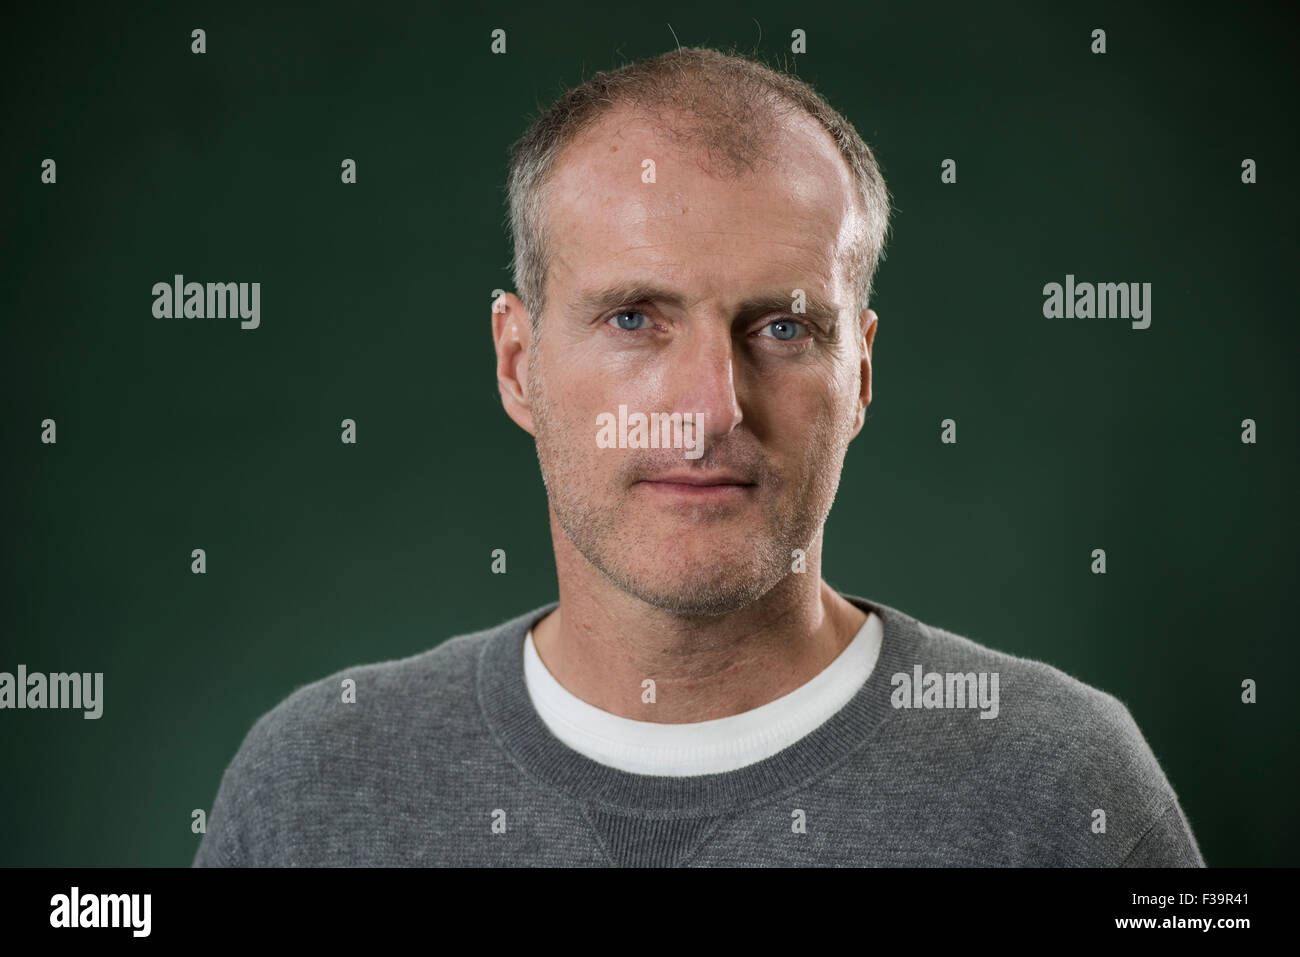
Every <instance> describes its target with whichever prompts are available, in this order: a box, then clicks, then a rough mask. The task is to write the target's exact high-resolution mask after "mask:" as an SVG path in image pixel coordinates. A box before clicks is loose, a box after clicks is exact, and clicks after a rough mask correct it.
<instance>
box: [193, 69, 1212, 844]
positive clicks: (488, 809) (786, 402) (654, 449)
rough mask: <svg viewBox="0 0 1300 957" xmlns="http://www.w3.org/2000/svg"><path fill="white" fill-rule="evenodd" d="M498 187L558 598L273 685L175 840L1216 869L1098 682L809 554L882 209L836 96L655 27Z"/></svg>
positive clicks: (867, 323) (874, 178)
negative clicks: (827, 572)
mask: <svg viewBox="0 0 1300 957" xmlns="http://www.w3.org/2000/svg"><path fill="white" fill-rule="evenodd" d="M510 203H511V221H512V225H513V231H514V240H515V272H516V276H515V279H516V286H517V288H518V290H519V293H520V295H519V296H516V295H512V294H509V293H507V294H504V295H502V296H501V297H500V298H499V299H498V300H497V301H496V303H495V304H494V307H493V315H492V331H493V337H494V340H495V344H496V356H497V381H498V385H499V388H500V393H501V398H502V402H503V404H504V407H505V411H506V413H507V414H508V415H509V416H510V417H511V418H512V419H513V420H514V421H515V422H516V423H517V424H518V425H519V426H520V427H522V428H523V429H525V430H527V431H528V432H529V433H530V434H531V435H533V436H534V437H535V439H536V443H537V452H538V459H539V462H540V465H541V472H542V478H543V481H544V482H545V486H546V490H547V495H548V498H549V502H550V509H549V511H550V523H551V532H552V537H553V541H554V550H555V561H556V569H557V573H558V579H559V602H558V604H550V605H547V606H545V607H543V608H538V609H534V610H532V611H529V612H527V613H525V614H522V615H520V616H519V617H516V618H514V619H512V620H510V621H507V622H505V623H504V624H498V625H496V626H495V627H491V628H488V629H487V630H485V631H481V632H478V633H475V634H471V635H462V636H458V637H455V638H452V639H451V640H449V641H446V642H444V643H442V644H441V645H439V646H437V647H436V648H434V649H432V650H431V651H428V652H425V653H423V654H420V655H416V656H414V657H411V658H407V659H404V660H401V661H391V662H385V663H381V664H375V665H370V666H366V667H361V668H355V669H350V670H348V671H346V672H341V673H339V674H338V675H334V676H331V677H329V678H326V679H323V680H321V681H318V682H316V683H314V684H311V685H308V686H306V687H304V688H300V689H299V690H298V691H296V692H295V693H293V694H292V695H290V696H289V698H287V699H286V700H285V701H284V702H282V703H281V704H280V705H279V706H278V707H276V708H275V709H274V710H272V711H271V712H269V713H268V714H266V715H264V716H263V717H262V718H261V719H260V720H259V721H258V722H257V723H256V725H255V726H254V727H253V728H252V730H251V731H250V732H249V734H248V736H247V738H246V739H245V741H244V743H243V746H242V747H241V748H240V750H239V753H238V754H237V755H236V756H235V759H234V760H233V762H232V763H231V766H230V768H229V769H228V770H227V772H226V775H225V777H224V778H223V780H222V783H221V787H220V790H219V792H218V795H217V799H216V804H215V806H214V808H213V812H212V816H211V828H210V830H209V831H208V833H207V834H206V835H205V837H204V839H203V842H202V844H201V846H200V848H199V851H198V855H197V857H196V861H195V862H196V864H200V865H219V864H233V865H386V864H410V865H423V864H447V865H471V866H472V865H520V866H524V865H597V866H600V865H611V864H614V865H656V866H657V865H693V866H713V865H746V864H782V865H786V864H791V865H1085V866H1087V865H1135V866H1143V865H1183V866H1188V865H1199V866H1203V864H1204V861H1203V860H1202V858H1201V855H1200V852H1199V849H1198V847H1197V844H1196V841H1195V839H1194V838H1193V836H1192V833H1191V830H1190V828H1189V825H1188V822H1187V820H1186V818H1185V817H1184V814H1183V812H1182V809H1181V807H1180V806H1179V803H1178V800H1177V797H1176V795H1175V793H1174V791H1173V790H1172V789H1171V787H1170V785H1169V782H1168V781H1167V780H1166V778H1165V776H1164V774H1163V773H1162V772H1161V769H1160V767H1159V765H1158V764H1157V762H1156V759H1155V757H1154V756H1153V754H1152V753H1151V750H1150V748H1149V747H1148V746H1147V744H1146V742H1145V741H1144V740H1143V737H1142V735H1141V733H1140V732H1139V730H1138V728H1137V726H1136V725H1135V724H1134V722H1133V719H1132V717H1131V716H1130V715H1129V712H1128V711H1127V709H1126V708H1125V707H1124V706H1123V705H1122V704H1121V703H1120V702H1119V701H1117V700H1116V699H1115V698H1113V697H1111V696H1109V695H1107V694H1105V693H1103V692H1101V691H1097V690H1095V689H1093V688H1090V687H1088V686H1086V685H1084V684H1081V683H1079V682H1078V681H1075V680H1074V679H1072V678H1070V677H1068V676H1066V675H1064V674H1062V673H1061V672H1059V671H1056V670H1055V669H1053V668H1051V667H1049V666H1047V665H1044V664H1040V663H1036V662H1033V661H1027V660H1022V659H1019V658H1014V657H1011V656H1009V655H1005V654H1001V653H998V652H995V651H992V650H990V649H988V648H985V647H982V646H980V645H977V644H975V643H973V642H971V641H969V640H967V639H965V638H963V637H960V636H958V635H955V634H951V633H949V632H946V631H943V630H941V629H938V628H934V627H930V626H926V625H924V624H922V623H921V622H919V621H917V620H916V619H914V618H912V617H910V616H908V615H906V614H905V613H903V612H901V611H899V610H897V609H894V608H892V607H890V606H888V605H885V604H882V603H880V602H875V601H868V600H867V599H864V598H861V597H858V596H855V595H841V594H839V593H838V592H836V591H835V590H834V589H832V588H831V587H830V586H829V585H828V584H827V583H826V582H825V581H824V580H823V579H822V577H821V546H822V529H823V525H824V523H825V521H826V518H827V515H828V514H829V511H830V508H831V504H832V501H833V500H834V497H835V492H836V489H837V487H838V484H839V477H840V472H841V469H842V465H843V461H844V455H845V451H846V449H847V447H848V443H849V442H850V441H851V440H852V439H853V438H854V437H855V436H856V435H857V434H858V432H859V431H861V429H862V426H863V421H864V417H865V413H866V409H867V406H868V405H869V404H870V402H871V379H872V368H871V347H872V343H873V341H874V339H875V335H876V328H877V316H876V314H875V312H874V311H873V310H871V309H870V308H867V300H868V297H869V294H870V288H871V279H872V276H873V274H874V271H875V268H876V265H877V263H878V261H879V258H880V256H881V254H882V250H883V245H884V241H885V234H886V231H887V223H888V213H889V200H888V194H887V192H886V189H885V184H884V181H883V179H882V178H881V175H880V171H879V169H878V167H877V165H876V162H875V160H874V157H873V156H872V154H871V151H870V150H869V149H868V148H867V146H866V144H865V143H863V142H862V140H861V139H860V137H858V135H857V134H856V133H855V132H854V131H853V129H852V127H851V126H850V125H849V124H848V123H847V122H846V121H845V120H844V119H843V117H841V116H839V114H837V113H836V112H835V111H833V110H832V109H831V108H830V107H829V106H828V105H826V104H825V103H824V102H823V101H822V100H821V99H820V98H819V97H818V96H817V95H816V94H815V93H813V92H812V90H811V89H810V88H809V87H807V86H806V85H805V84H803V83H802V82H800V81H798V80H796V79H794V78H792V77H789V76H786V75H784V74H781V73H778V72H774V71H771V70H769V69H767V68H766V67H763V66H761V65H759V64H756V63H753V62H751V61H748V60H746V59H744V58H740V57H736V56H731V55H726V54H723V53H720V52H717V51H711V50H702V49H678V50H676V51H674V52H673V53H670V54H667V55H664V56H661V57H657V58H655V59H653V60H649V61H645V62H644V63H640V64H634V65H631V66H628V67H624V68H622V69H621V70H616V71H612V72H608V73H604V74H600V75H597V76H596V77H593V78H592V79H591V80H590V81H588V82H587V83H585V84H583V85H582V86H580V87H578V88H577V89H575V90H571V91H569V93H567V94H566V95H565V96H564V97H562V98H561V99H560V100H559V101H558V102H557V103H556V104H555V105H554V106H552V107H551V108H550V110H549V111H547V112H546V113H545V114H544V115H543V116H542V117H541V118H540V119H539V120H538V121H537V122H536V123H535V124H534V125H533V127H532V128H531V129H530V130H529V131H528V133H527V134H526V135H525V136H524V137H523V138H522V139H521V140H520V142H519V143H517V144H516V146H515V149H514V152H513V158H512V165H511V174H510ZM345 679H351V680H353V681H355V688H356V696H355V701H354V702H348V701H344V700H343V698H344V697H346V696H345V695H341V693H340V688H341V686H343V684H344V682H345Z"/></svg>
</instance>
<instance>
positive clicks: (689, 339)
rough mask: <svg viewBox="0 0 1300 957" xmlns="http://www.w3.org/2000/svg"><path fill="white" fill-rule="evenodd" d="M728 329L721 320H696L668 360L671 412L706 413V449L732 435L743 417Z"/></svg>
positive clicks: (704, 420) (732, 344)
mask: <svg viewBox="0 0 1300 957" xmlns="http://www.w3.org/2000/svg"><path fill="white" fill-rule="evenodd" d="M729 326H730V324H729V323H726V322H722V321H712V320H705V319H701V320H697V321H696V322H694V323H692V326H691V330H690V333H689V334H688V335H686V336H683V337H681V338H680V339H679V340H678V342H677V346H678V348H677V349H674V350H673V352H674V353H675V354H674V355H672V356H671V358H670V359H669V364H670V365H669V370H668V374H667V383H668V386H669V390H670V392H669V395H670V398H671V399H672V410H673V411H674V412H691V413H697V414H703V416H704V418H703V426H704V428H703V441H704V448H705V449H706V450H707V449H708V447H709V446H710V445H712V444H713V442H714V441H716V440H717V439H720V438H722V437H723V436H726V435H727V434H729V433H730V432H731V431H732V430H733V429H734V428H735V427H736V426H737V425H739V424H740V420H741V418H742V412H741V409H740V401H739V398H738V396H737V395H736V363H735V345H734V343H733V342H732V334H731V329H730V328H729ZM696 421H700V420H698V419H696ZM696 441H699V436H697V437H696Z"/></svg>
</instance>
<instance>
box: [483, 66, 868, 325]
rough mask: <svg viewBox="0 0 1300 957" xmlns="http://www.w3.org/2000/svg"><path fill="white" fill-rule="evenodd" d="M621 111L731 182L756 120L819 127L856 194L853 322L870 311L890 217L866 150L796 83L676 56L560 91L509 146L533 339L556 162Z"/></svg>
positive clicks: (754, 136) (758, 143) (757, 149)
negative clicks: (800, 120)
mask: <svg viewBox="0 0 1300 957" xmlns="http://www.w3.org/2000/svg"><path fill="white" fill-rule="evenodd" d="M618 107H630V108H632V109H633V110H634V111H635V112H636V113H638V114H644V115H647V116H652V117H654V118H655V119H656V120H658V121H660V122H661V123H662V124H663V131H664V132H665V133H666V134H667V135H669V136H670V137H671V138H672V139H674V140H675V141H676V142H680V143H685V144H688V145H693V146H696V147H699V148H701V149H703V150H705V151H707V153H708V155H709V158H710V160H711V161H712V163H713V164H714V165H715V167H719V168H721V169H723V170H725V172H726V175H729V176H731V177H733V178H734V177H736V176H738V175H740V174H741V173H743V172H744V171H745V170H747V169H749V170H752V169H753V159H754V157H756V156H761V155H762V153H763V139H764V132H763V123H762V120H764V119H765V118H768V117H771V116H773V115H777V116H779V115H782V114H784V113H787V112H790V111H791V110H792V109H794V110H803V111H804V112H805V113H806V114H807V115H809V116H811V117H812V118H813V119H815V120H817V122H818V123H820V124H821V126H822V127H823V128H824V129H825V130H826V131H827V132H828V133H829V134H830V135H831V139H832V140H834V142H835V145H836V146H837V147H838V148H839V151H840V154H841V155H842V156H843V157H844V159H845V161H846V162H847V163H848V165H849V169H850V170H851V171H852V173H853V179H854V183H855V185H856V187H857V198H858V201H859V205H860V211H861V213H862V223H863V226H862V229H860V230H859V235H858V237H857V238H856V239H855V241H854V243H853V246H852V249H851V255H852V265H851V270H852V272H851V276H850V279H851V281H852V283H853V287H854V290H855V295H856V303H855V311H854V315H855V317H856V315H857V314H858V313H860V312H861V311H862V310H863V309H865V308H866V307H867V303H868V302H870V300H871V293H872V283H873V280H874V277H875V273H876V267H877V266H878V265H879V263H880V262H881V261H882V260H883V259H884V248H885V241H886V234H887V232H888V229H889V213H890V195H889V190H888V188H887V187H886V185H885V180H884V177H883V176H882V174H881V170H880V166H879V164H878V163H877V162H876V158H875V156H874V155H873V154H872V152H871V148H870V147H869V146H867V144H866V143H865V142H864V141H863V139H862V137H861V136H859V135H858V132H857V130H855V129H854V128H853V125H852V124H851V123H850V122H849V121H848V120H846V119H845V118H844V117H843V116H841V115H840V114H839V113H838V112H836V111H835V110H834V109H833V108H832V107H831V105H830V104H829V103H827V102H826V100H824V99H823V98H822V97H821V96H820V95H819V94H818V93H817V92H816V91H815V90H813V88H812V87H811V86H809V85H808V84H807V83H805V82H804V81H803V80H800V79H799V78H798V77H795V76H792V75H791V74H789V73H784V72H780V71H777V70H774V69H772V68H771V67H768V66H766V65H765V64H763V63H760V62H758V61H757V60H754V59H751V58H750V57H748V56H745V55H743V54H739V53H736V52H734V51H731V52H727V53H724V52H721V51H719V50H712V49H708V48H706V47H678V48H677V49H675V50H673V51H671V52H669V53H664V54H662V55H660V56H656V57H653V58H651V59H648V60H642V61H640V62H638V63H631V64H628V65H626V66H622V67H619V68H617V69H614V70H606V71H603V72H600V73H597V74H595V75H594V76H592V77H591V79H589V80H587V81H585V82H584V83H582V84H580V85H579V86H576V87H573V88H572V89H570V90H567V91H566V92H564V93H563V94H562V95H561V96H560V98H559V99H558V100H556V101H555V103H554V104H552V105H551V106H550V107H549V108H548V109H546V110H545V111H544V112H542V113H541V115H540V116H538V118H537V119H536V120H535V121H534V122H533V123H532V125H531V126H529V128H528V129H527V131H525V133H524V134H523V136H521V137H520V138H519V139H518V140H517V141H516V142H515V143H514V144H513V145H512V146H511V148H510V172H509V177H508V186H507V188H508V192H509V214H508V223H507V224H508V227H509V229H510V234H511V238H512V240H513V243H514V285H515V293H516V295H518V296H519V298H520V300H522V302H523V304H524V306H525V307H526V308H527V309H528V311H529V313H530V314H531V316H532V324H533V330H534V332H538V331H539V327H538V323H539V321H540V319H541V315H542V312H543V310H544V309H545V308H546V302H545V290H546V276H547V272H548V269H549V266H550V259H549V257H548V255H547V252H546V206H547V200H548V193H549V189H548V187H549V185H550V183H551V180H552V174H553V173H554V171H555V165H556V160H557V159H558V157H559V155H560V153H562V152H563V151H564V149H565V147H567V146H568V145H569V144H570V143H572V142H573V141H574V140H575V139H577V137H578V135H579V134H580V133H582V132H583V131H584V130H586V129H588V128H590V127H591V126H593V125H594V124H595V123H596V122H597V121H598V120H599V119H600V118H601V117H602V116H604V115H606V114H607V113H610V112H612V111H613V110H615V109H616V108H618ZM670 117H671V118H672V119H673V120H675V121H676V124H674V123H672V122H670V119H669V118H670ZM682 119H685V121H686V122H685V124H682V123H681V122H680V121H681V120H682Z"/></svg>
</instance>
